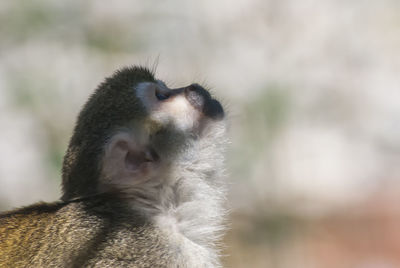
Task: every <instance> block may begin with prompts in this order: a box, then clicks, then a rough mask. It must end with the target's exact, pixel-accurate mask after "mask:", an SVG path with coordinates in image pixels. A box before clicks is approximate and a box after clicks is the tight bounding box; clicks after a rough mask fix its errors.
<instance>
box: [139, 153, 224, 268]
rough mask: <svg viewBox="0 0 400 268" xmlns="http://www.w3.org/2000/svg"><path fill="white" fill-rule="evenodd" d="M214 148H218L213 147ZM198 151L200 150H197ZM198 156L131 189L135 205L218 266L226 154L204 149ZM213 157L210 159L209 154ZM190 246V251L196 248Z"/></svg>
mask: <svg viewBox="0 0 400 268" xmlns="http://www.w3.org/2000/svg"><path fill="white" fill-rule="evenodd" d="M214 149H215V148H214ZM193 154H194V155H199V151H194V152H193ZM200 156H201V157H203V158H202V159H199V157H196V159H195V158H191V157H190V155H189V157H185V158H184V159H180V163H181V164H180V166H179V167H178V168H177V169H176V170H175V171H174V172H172V174H170V176H169V177H167V178H162V179H161V180H159V183H155V182H149V183H148V184H147V185H145V186H144V185H142V186H141V188H140V189H137V190H136V194H135V193H132V194H133V196H135V198H134V205H133V206H134V207H135V209H138V210H140V212H142V213H143V214H144V215H145V216H146V217H147V218H148V219H149V220H150V221H151V222H153V223H154V224H155V225H156V226H157V227H159V228H160V229H161V230H162V231H165V232H166V233H167V235H168V236H169V237H170V238H171V239H172V240H176V241H180V242H179V243H180V244H182V241H183V242H184V244H185V245H187V246H188V247H193V248H196V250H197V252H199V254H201V256H206V257H205V258H207V259H210V260H209V261H208V262H207V263H212V264H214V265H213V266H218V261H217V259H218V258H217V257H218V251H217V247H216V243H217V242H218V241H219V239H220V238H221V234H222V231H223V229H224V228H223V220H224V216H225V210H224V204H223V203H224V201H225V188H224V186H223V183H222V182H221V177H223V174H222V173H223V171H222V170H223V169H222V164H223V157H222V154H217V153H215V152H212V154H211V153H207V152H204V150H203V151H202V153H200ZM207 157H208V158H212V159H208V158H207ZM193 248H190V250H188V252H196V250H194V249H193Z"/></svg>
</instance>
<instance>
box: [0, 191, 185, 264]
mask: <svg viewBox="0 0 400 268" xmlns="http://www.w3.org/2000/svg"><path fill="white" fill-rule="evenodd" d="M160 232H161V231H160V230H159V229H157V228H156V227H155V226H153V225H152V224H151V223H149V222H146V221H145V220H144V218H143V217H142V216H140V215H139V214H138V213H135V212H133V211H132V209H130V208H129V207H128V206H127V205H126V204H125V203H123V202H118V201H115V200H112V199H110V197H109V196H108V197H95V198H90V199H86V200H82V201H73V202H69V203H52V204H37V205H33V206H30V207H26V208H23V209H20V210H16V211H13V212H10V213H6V214H1V215H0V267H150V266H149V265H148V264H151V267H171V266H172V267H177V266H179V264H177V263H176V262H177V261H178V259H180V258H179V257H178V256H177V254H178V255H179V249H177V248H174V247H172V246H171V245H170V243H168V241H166V240H165V238H163V237H165V235H162V234H161V233H160ZM177 257H178V258H177ZM146 264H147V265H146Z"/></svg>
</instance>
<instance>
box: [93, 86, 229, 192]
mask: <svg viewBox="0 0 400 268" xmlns="http://www.w3.org/2000/svg"><path fill="white" fill-rule="evenodd" d="M130 89H131V90H132V92H131V93H132V94H133V95H135V100H136V101H135V103H134V105H137V106H138V107H136V109H134V110H141V109H144V113H143V114H145V116H143V117H140V118H138V117H136V116H134V115H132V118H130V119H129V120H128V121H126V122H125V123H126V125H124V126H117V127H116V130H114V131H113V133H112V135H111V137H110V139H109V140H108V142H107V144H106V145H105V150H104V156H103V159H102V163H101V176H100V177H101V182H100V184H99V187H100V190H101V191H107V190H109V188H116V189H119V190H121V189H126V188H130V187H131V186H135V185H140V184H141V183H143V182H148V181H152V180H153V181H154V182H156V181H158V180H159V179H160V178H161V179H163V178H165V176H167V174H170V173H171V170H172V169H174V167H175V166H176V165H177V164H178V162H179V161H182V160H181V159H182V158H185V157H187V155H189V154H191V155H193V150H192V149H193V147H195V146H196V145H195V144H196V143H199V142H201V141H202V140H204V139H213V130H214V128H216V127H217V128H221V124H222V122H223V120H222V119H223V118H224V111H223V108H222V106H221V104H220V103H219V102H218V101H217V100H215V99H213V98H212V97H211V95H210V94H209V93H208V92H207V91H206V90H205V89H204V88H203V87H201V86H200V85H198V84H192V85H189V86H187V87H182V88H177V89H169V88H168V87H167V86H166V85H165V84H164V83H163V82H161V81H159V80H154V81H141V82H139V83H136V84H134V85H132V87H131V88H130ZM210 142H211V144H212V143H213V142H214V141H212V140H211V141H210ZM215 142H217V141H215ZM194 153H196V152H194ZM198 153H200V152H198Z"/></svg>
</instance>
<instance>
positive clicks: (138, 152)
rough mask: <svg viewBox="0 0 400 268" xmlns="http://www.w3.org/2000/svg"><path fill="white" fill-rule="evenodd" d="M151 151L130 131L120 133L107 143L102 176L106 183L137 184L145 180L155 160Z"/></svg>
mask: <svg viewBox="0 0 400 268" xmlns="http://www.w3.org/2000/svg"><path fill="white" fill-rule="evenodd" d="M153 160H154V159H153V157H152V153H151V151H150V150H149V149H148V148H146V146H141V145H139V144H138V143H137V142H136V141H135V139H134V137H133V136H132V135H130V134H128V133H119V134H116V135H114V136H113V137H112V139H111V141H110V142H109V143H108V144H107V147H106V149H105V154H104V157H103V163H102V169H101V172H102V174H101V177H102V178H103V179H104V180H105V181H104V183H106V184H112V185H115V184H121V185H127V184H136V183H138V182H140V181H142V180H144V179H145V178H146V177H147V176H146V175H147V174H148V173H149V171H150V169H151V164H152V162H153Z"/></svg>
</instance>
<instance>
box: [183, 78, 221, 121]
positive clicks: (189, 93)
mask: <svg viewBox="0 0 400 268" xmlns="http://www.w3.org/2000/svg"><path fill="white" fill-rule="evenodd" d="M185 96H186V99H187V100H188V101H189V103H190V104H191V105H192V106H193V107H194V108H195V109H197V110H199V111H201V112H202V113H203V114H204V115H206V116H208V117H210V118H212V119H222V118H223V117H224V109H223V108H222V105H221V104H220V103H219V102H218V101H217V100H215V99H213V98H212V97H211V95H210V93H208V91H207V90H205V89H204V88H203V87H202V86H200V85H198V84H192V85H190V86H188V87H186V88H185Z"/></svg>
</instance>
